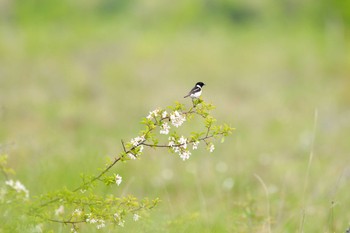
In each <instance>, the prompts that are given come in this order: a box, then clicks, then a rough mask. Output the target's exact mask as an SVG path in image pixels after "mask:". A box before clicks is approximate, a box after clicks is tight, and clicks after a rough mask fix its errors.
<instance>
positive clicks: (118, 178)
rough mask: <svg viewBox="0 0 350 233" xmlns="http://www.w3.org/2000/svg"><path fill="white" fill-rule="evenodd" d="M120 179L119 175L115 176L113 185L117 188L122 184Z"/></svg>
mask: <svg viewBox="0 0 350 233" xmlns="http://www.w3.org/2000/svg"><path fill="white" fill-rule="evenodd" d="M122 179H123V178H122V177H121V176H120V175H119V174H117V175H116V176H115V183H116V184H117V185H118V186H119V185H120V184H121V183H122Z"/></svg>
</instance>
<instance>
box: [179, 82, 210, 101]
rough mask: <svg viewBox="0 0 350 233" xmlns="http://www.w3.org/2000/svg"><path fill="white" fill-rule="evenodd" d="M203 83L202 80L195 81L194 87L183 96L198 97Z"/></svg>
mask: <svg viewBox="0 0 350 233" xmlns="http://www.w3.org/2000/svg"><path fill="white" fill-rule="evenodd" d="M204 85H205V84H204V83H203V82H198V83H196V85H195V86H194V88H192V90H191V91H190V92H189V93H188V94H187V95H186V96H184V98H186V97H191V98H192V99H198V98H199V96H201V94H202V87H203V86H204Z"/></svg>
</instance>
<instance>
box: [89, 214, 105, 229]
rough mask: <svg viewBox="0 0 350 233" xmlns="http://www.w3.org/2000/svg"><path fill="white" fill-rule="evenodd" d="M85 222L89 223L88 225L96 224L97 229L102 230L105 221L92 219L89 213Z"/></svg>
mask: <svg viewBox="0 0 350 233" xmlns="http://www.w3.org/2000/svg"><path fill="white" fill-rule="evenodd" d="M85 221H86V222H87V223H90V224H95V223H96V224H97V225H96V228H97V229H101V228H104V227H105V226H106V223H105V220H103V219H97V218H93V217H92V215H91V213H89V214H87V215H86V220H85Z"/></svg>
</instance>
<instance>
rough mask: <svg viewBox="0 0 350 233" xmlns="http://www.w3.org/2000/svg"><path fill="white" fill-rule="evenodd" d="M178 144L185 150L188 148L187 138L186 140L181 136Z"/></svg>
mask: <svg viewBox="0 0 350 233" xmlns="http://www.w3.org/2000/svg"><path fill="white" fill-rule="evenodd" d="M178 142H179V144H180V146H181V147H182V148H184V149H186V148H187V138H184V136H181V138H180V139H179V141H178Z"/></svg>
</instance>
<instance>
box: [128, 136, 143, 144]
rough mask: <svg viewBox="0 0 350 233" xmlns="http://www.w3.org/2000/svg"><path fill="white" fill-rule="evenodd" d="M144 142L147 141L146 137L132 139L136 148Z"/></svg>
mask: <svg viewBox="0 0 350 233" xmlns="http://www.w3.org/2000/svg"><path fill="white" fill-rule="evenodd" d="M143 141H145V136H143V135H142V136H137V137H136V138H133V139H131V143H132V144H133V145H134V146H138V145H140V143H142V142H143Z"/></svg>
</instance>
